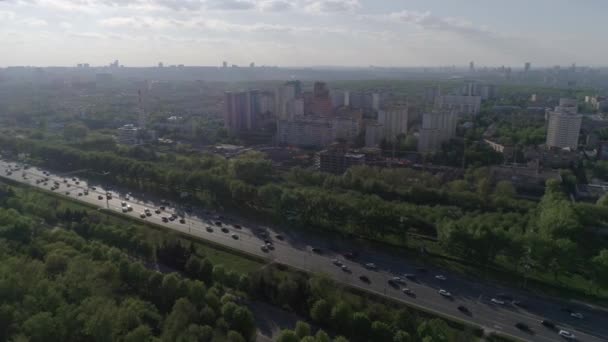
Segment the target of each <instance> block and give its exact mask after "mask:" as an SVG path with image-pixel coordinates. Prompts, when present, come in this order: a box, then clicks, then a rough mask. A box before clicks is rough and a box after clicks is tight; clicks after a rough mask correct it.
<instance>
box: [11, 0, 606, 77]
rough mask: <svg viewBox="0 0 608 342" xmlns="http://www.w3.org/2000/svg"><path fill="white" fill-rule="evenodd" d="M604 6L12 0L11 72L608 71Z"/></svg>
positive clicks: (363, 0) (362, 0)
mask: <svg viewBox="0 0 608 342" xmlns="http://www.w3.org/2000/svg"><path fill="white" fill-rule="evenodd" d="M602 9H608V4H605V3H602V2H600V1H597V0H590V1H587V2H586V3H585V5H584V6H583V5H581V4H580V3H574V2H571V1H567V0H558V1H548V0H539V1H535V2H534V3H527V2H525V1H522V0H517V1H510V2H509V3H508V4H507V3H504V2H500V1H490V2H484V3H481V2H476V3H471V2H468V1H458V2H455V1H451V2H449V4H448V3H446V1H440V0H431V1H421V0H411V1H402V2H399V3H397V2H394V1H388V0H379V1H370V0H293V1H288V0H229V1H226V0H223V1H217V0H181V1H171V0H122V1H117V0H104V1H90V0H79V1H67V0H4V1H0V20H2V22H3V24H4V27H3V30H2V31H1V32H0V41H2V42H3V44H4V46H6V47H7V49H6V51H7V53H5V54H3V55H2V56H0V66H12V65H32V66H47V65H54V66H74V65H76V64H78V63H90V64H91V65H95V66H97V65H107V64H108V63H109V62H111V61H113V60H115V59H118V60H120V61H121V63H123V64H125V65H128V66H154V65H157V64H158V62H164V63H165V65H170V64H185V65H220V64H221V62H222V61H228V62H229V63H230V64H237V65H241V66H247V65H249V63H251V62H255V64H256V65H272V66H275V65H276V66H283V67H300V66H349V67H354V66H369V65H375V66H396V67H407V66H441V65H459V66H460V65H462V66H468V65H469V62H470V61H474V62H475V67H476V68H482V67H484V66H500V65H510V66H516V67H519V66H521V67H522V68H523V65H524V63H525V62H531V64H532V68H534V67H541V66H551V65H570V64H571V63H577V64H578V65H591V66H604V65H605V62H603V60H602V58H601V56H603V55H605V54H606V53H608V47H606V46H605V44H598V42H600V41H602V36H601V32H602V31H603V30H601V29H598V23H601V22H602V21H601V20H602V18H601V13H603V11H602ZM574 15H576V16H574ZM579 18H585V20H581V19H579ZM564 23H572V24H568V25H565V24H564ZM41 51H44V53H40V52H41Z"/></svg>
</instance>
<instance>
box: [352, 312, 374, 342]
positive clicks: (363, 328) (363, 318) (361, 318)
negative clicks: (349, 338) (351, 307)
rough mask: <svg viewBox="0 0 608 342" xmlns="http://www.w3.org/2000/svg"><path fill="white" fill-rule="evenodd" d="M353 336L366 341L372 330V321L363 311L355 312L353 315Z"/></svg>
mask: <svg viewBox="0 0 608 342" xmlns="http://www.w3.org/2000/svg"><path fill="white" fill-rule="evenodd" d="M352 324H353V328H352V332H353V336H355V337H356V339H357V340H361V341H367V339H368V338H369V336H370V334H371V331H372V321H371V320H370V319H369V317H367V315H366V314H365V313H363V312H355V314H354V315H353V322H352Z"/></svg>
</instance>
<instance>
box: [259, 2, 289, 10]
mask: <svg viewBox="0 0 608 342" xmlns="http://www.w3.org/2000/svg"><path fill="white" fill-rule="evenodd" d="M293 7H294V4H293V3H292V2H289V1H285V0H266V1H260V2H259V3H258V8H259V9H260V10H261V11H262V12H282V11H288V10H290V9H292V8H293Z"/></svg>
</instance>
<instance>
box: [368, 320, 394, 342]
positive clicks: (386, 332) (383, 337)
mask: <svg viewBox="0 0 608 342" xmlns="http://www.w3.org/2000/svg"><path fill="white" fill-rule="evenodd" d="M371 335H372V340H373V341H390V340H391V339H392V338H393V332H392V330H391V327H390V326H389V325H388V324H386V323H384V322H380V321H375V322H374V323H372V334H371Z"/></svg>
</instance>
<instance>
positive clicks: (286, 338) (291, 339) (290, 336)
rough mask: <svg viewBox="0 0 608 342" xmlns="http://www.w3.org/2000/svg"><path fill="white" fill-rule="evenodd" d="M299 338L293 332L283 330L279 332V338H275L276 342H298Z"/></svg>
mask: <svg viewBox="0 0 608 342" xmlns="http://www.w3.org/2000/svg"><path fill="white" fill-rule="evenodd" d="M299 341H300V338H299V337H298V335H296V333H295V332H294V331H293V330H288V329H285V330H283V331H281V333H280V334H279V337H277V342H299Z"/></svg>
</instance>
